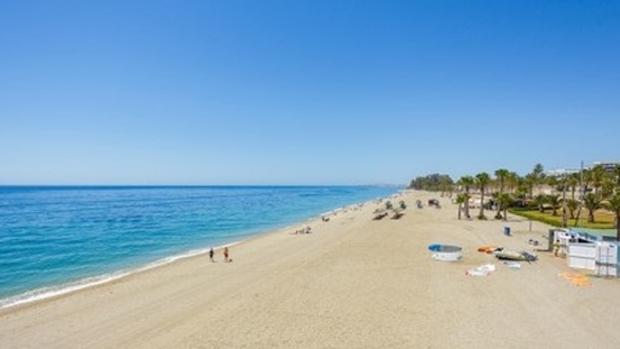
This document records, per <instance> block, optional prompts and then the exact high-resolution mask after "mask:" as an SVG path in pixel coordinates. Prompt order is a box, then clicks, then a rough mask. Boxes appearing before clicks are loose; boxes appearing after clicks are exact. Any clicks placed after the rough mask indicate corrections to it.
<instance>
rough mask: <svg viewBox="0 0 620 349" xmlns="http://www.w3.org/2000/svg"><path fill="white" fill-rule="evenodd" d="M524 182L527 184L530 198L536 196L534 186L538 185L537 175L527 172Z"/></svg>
mask: <svg viewBox="0 0 620 349" xmlns="http://www.w3.org/2000/svg"><path fill="white" fill-rule="evenodd" d="M524 184H525V186H527V192H528V193H529V195H528V196H529V198H530V200H531V199H533V198H534V186H535V185H536V177H535V176H534V175H533V174H531V173H530V174H527V175H526V176H525V178H524Z"/></svg>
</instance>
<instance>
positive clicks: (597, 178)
mask: <svg viewBox="0 0 620 349" xmlns="http://www.w3.org/2000/svg"><path fill="white" fill-rule="evenodd" d="M605 177H607V172H606V171H605V169H604V168H603V166H601V165H597V166H594V168H592V170H591V179H592V186H593V187H594V189H596V192H597V193H598V192H599V190H600V189H601V187H602V186H603V182H604V181H605Z"/></svg>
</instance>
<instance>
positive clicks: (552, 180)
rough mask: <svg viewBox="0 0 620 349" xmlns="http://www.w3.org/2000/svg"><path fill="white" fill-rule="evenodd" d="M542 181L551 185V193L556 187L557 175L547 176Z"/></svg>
mask: <svg viewBox="0 0 620 349" xmlns="http://www.w3.org/2000/svg"><path fill="white" fill-rule="evenodd" d="M544 183H545V184H547V185H548V186H550V187H551V192H552V193H553V191H555V190H556V189H557V186H558V184H559V182H558V179H557V177H554V176H549V177H547V178H545V180H544Z"/></svg>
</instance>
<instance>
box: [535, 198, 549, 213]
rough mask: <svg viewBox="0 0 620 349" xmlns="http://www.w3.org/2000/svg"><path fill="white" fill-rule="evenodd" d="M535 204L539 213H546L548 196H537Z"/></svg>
mask: <svg viewBox="0 0 620 349" xmlns="http://www.w3.org/2000/svg"><path fill="white" fill-rule="evenodd" d="M534 202H536V206H537V207H538V211H540V212H545V204H546V203H547V196H545V195H543V194H538V195H536V198H534Z"/></svg>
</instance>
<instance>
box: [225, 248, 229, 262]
mask: <svg viewBox="0 0 620 349" xmlns="http://www.w3.org/2000/svg"><path fill="white" fill-rule="evenodd" d="M224 262H226V263H228V262H230V259H228V247H224Z"/></svg>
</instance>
